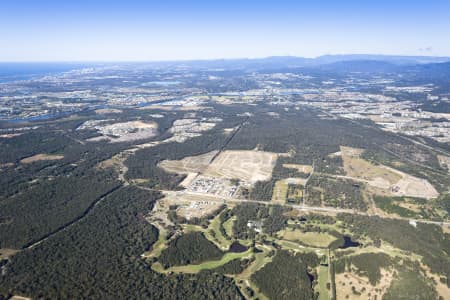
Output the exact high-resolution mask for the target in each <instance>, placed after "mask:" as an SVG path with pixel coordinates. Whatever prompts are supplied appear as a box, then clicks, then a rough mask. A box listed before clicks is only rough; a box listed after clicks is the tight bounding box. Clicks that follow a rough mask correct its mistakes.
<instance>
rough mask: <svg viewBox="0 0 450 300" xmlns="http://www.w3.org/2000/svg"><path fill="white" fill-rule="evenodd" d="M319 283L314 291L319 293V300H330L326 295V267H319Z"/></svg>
mask: <svg viewBox="0 0 450 300" xmlns="http://www.w3.org/2000/svg"><path fill="white" fill-rule="evenodd" d="M318 274H319V279H318V280H319V283H318V284H317V286H316V290H317V291H318V292H319V300H328V299H330V298H329V297H330V296H329V295H328V289H327V282H328V267H326V266H319V271H318Z"/></svg>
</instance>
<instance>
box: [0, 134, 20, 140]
mask: <svg viewBox="0 0 450 300" xmlns="http://www.w3.org/2000/svg"><path fill="white" fill-rule="evenodd" d="M22 134H23V133H6V134H0V138H4V139H10V138H13V137H16V136H19V135H22Z"/></svg>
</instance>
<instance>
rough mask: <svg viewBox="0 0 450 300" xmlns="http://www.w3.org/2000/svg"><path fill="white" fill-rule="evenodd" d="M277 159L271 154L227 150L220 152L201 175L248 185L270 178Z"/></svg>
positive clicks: (275, 155)
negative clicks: (237, 180)
mask: <svg viewBox="0 0 450 300" xmlns="http://www.w3.org/2000/svg"><path fill="white" fill-rule="evenodd" d="M277 157H278V155H277V154H276V153H271V152H263V151H248V150H245V151H238V150H227V151H223V152H221V153H220V154H219V156H218V157H217V158H216V159H215V160H214V161H213V162H212V163H211V164H210V165H209V166H208V168H207V169H206V170H205V172H204V173H203V174H204V175H205V176H210V177H219V178H226V179H233V178H236V179H240V180H242V181H245V182H249V183H255V182H256V181H266V180H269V179H270V178H271V176H272V170H273V168H274V167H275V163H276V160H277Z"/></svg>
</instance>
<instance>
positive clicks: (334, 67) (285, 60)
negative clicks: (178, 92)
mask: <svg viewBox="0 0 450 300" xmlns="http://www.w3.org/2000/svg"><path fill="white" fill-rule="evenodd" d="M447 62H450V57H436V56H400V55H375V54H374V55H372V54H349V55H323V56H319V57H316V58H305V57H295V56H272V57H266V58H256V59H250V58H242V59H217V60H191V61H177V62H175V61H173V62H154V63H150V64H157V65H180V64H181V65H185V66H186V67H193V68H206V69H227V70H246V71H257V70H273V69H286V68H319V69H323V70H330V71H350V72H351V71H354V72H365V71H368V72H373V71H376V72H385V71H394V70H396V69H398V67H405V66H417V65H426V64H440V63H447Z"/></svg>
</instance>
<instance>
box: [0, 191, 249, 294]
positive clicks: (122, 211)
mask: <svg viewBox="0 0 450 300" xmlns="http://www.w3.org/2000/svg"><path fill="white" fill-rule="evenodd" d="M159 197H160V195H159V194H158V193H151V192H148V191H142V190H139V189H136V188H122V189H120V190H119V191H117V192H114V193H112V194H111V195H109V196H108V197H107V198H106V199H105V201H103V202H101V203H99V205H98V206H96V207H95V209H93V210H92V213H91V214H89V215H87V216H86V217H85V218H84V219H83V220H82V221H80V222H79V223H77V224H75V225H74V226H72V227H70V228H69V229H67V230H66V231H64V232H61V233H59V234H57V235H55V236H53V237H52V238H51V239H49V240H48V241H46V242H45V243H42V244H40V245H38V246H36V247H35V248H33V249H30V250H25V251H23V252H20V253H18V254H16V256H14V258H13V259H12V261H11V262H10V263H8V265H7V271H6V272H7V276H2V277H0V295H2V297H8V296H9V295H12V294H23V295H27V296H31V297H33V298H51V299H58V298H65V299H81V298H84V299H105V298H111V299H112V298H114V299H130V298H133V299H149V298H151V299H157V298H162V297H164V298H172V299H174V298H180V297H181V298H191V299H192V298H203V299H206V298H216V299H241V298H242V296H241V294H240V293H239V291H238V289H237V288H236V286H235V285H234V284H233V282H232V280H231V279H229V278H226V277H223V276H222V275H218V274H216V275H211V274H199V275H197V276H190V275H176V276H175V275H174V276H169V277H165V276H163V275H160V274H157V273H155V272H153V271H152V270H151V269H150V266H149V265H148V264H147V263H146V262H144V261H143V260H142V259H141V258H140V255H141V254H142V253H143V252H144V251H146V250H148V249H149V248H150V246H151V245H152V243H154V242H155V240H156V238H157V230H156V229H155V228H154V227H152V226H151V225H150V224H148V223H147V222H146V221H145V220H144V219H143V218H141V217H140V216H141V215H142V214H143V213H145V212H148V211H149V210H150V209H151V208H152V205H153V202H154V201H155V200H156V199H157V198H159ZM74 278H77V280H76V281H75V280H73V279H74Z"/></svg>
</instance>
